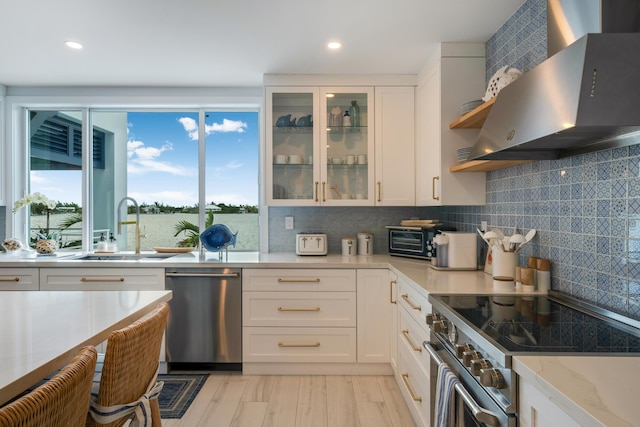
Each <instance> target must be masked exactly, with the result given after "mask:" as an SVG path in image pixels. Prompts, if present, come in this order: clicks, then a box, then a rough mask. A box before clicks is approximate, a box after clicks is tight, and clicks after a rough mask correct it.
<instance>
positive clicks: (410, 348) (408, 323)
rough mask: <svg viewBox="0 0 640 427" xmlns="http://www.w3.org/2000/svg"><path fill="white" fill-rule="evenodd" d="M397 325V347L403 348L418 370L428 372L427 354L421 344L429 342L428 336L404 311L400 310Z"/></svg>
mask: <svg viewBox="0 0 640 427" xmlns="http://www.w3.org/2000/svg"><path fill="white" fill-rule="evenodd" d="M398 323H399V328H398V330H399V331H398V332H399V337H398V342H399V346H402V347H405V349H406V350H407V352H408V353H407V354H410V355H411V356H412V357H413V360H415V362H416V363H418V364H419V365H420V368H421V369H422V370H423V371H425V372H429V354H428V353H427V351H426V350H425V349H424V348H423V347H422V343H423V342H425V341H428V340H429V334H428V333H427V331H425V330H424V328H422V327H421V326H420V325H418V324H417V323H416V321H415V320H413V318H412V317H411V316H410V315H409V314H408V313H407V312H406V310H400V316H399V319H398ZM424 356H426V357H424Z"/></svg>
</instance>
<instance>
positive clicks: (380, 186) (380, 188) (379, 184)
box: [378, 181, 382, 202]
mask: <svg viewBox="0 0 640 427" xmlns="http://www.w3.org/2000/svg"><path fill="white" fill-rule="evenodd" d="M378 201H379V202H381V201H382V182H380V181H378Z"/></svg>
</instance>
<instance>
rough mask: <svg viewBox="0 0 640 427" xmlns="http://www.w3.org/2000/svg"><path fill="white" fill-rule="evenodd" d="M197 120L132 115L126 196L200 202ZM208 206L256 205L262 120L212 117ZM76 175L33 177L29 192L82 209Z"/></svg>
mask: <svg viewBox="0 0 640 427" xmlns="http://www.w3.org/2000/svg"><path fill="white" fill-rule="evenodd" d="M197 119H198V114H197V113H196V112H175V113H174V112H161V113H158V112H130V113H128V116H127V121H128V126H127V127H128V141H127V169H128V180H127V182H128V191H127V193H128V195H129V196H131V197H133V198H135V199H136V200H137V201H138V203H147V204H152V203H154V202H160V203H164V204H166V205H172V206H185V205H186V206H190V205H194V204H195V203H197V201H198V141H197V139H198V124H197ZM205 132H206V144H205V146H206V171H205V176H206V191H205V194H206V202H207V203H225V204H232V205H240V204H247V205H257V204H258V162H259V156H258V151H259V150H258V144H259V142H258V114H257V113H255V112H210V113H207V117H206V124H205ZM79 176H80V175H79V172H78V171H37V172H32V176H31V191H32V192H34V191H40V192H42V193H43V194H45V195H47V196H48V197H49V198H52V199H54V200H59V201H61V202H65V201H75V202H76V203H79V199H80V182H79Z"/></svg>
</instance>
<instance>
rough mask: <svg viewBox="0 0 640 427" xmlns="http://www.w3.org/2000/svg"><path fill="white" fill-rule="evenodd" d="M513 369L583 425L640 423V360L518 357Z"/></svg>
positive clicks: (608, 426)
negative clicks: (639, 396) (639, 397)
mask: <svg viewBox="0 0 640 427" xmlns="http://www.w3.org/2000/svg"><path fill="white" fill-rule="evenodd" d="M513 368H514V370H515V371H516V372H517V373H518V375H519V376H520V377H521V378H522V379H523V380H524V381H527V382H529V383H530V384H532V385H534V386H535V388H536V389H538V390H539V391H540V392H541V393H542V394H543V395H544V396H546V397H547V398H548V399H549V400H551V401H552V402H553V403H554V404H555V405H556V406H558V407H559V408H560V409H562V410H563V411H564V412H565V413H566V414H567V415H569V416H570V417H571V418H573V419H574V420H575V421H576V422H577V423H578V424H579V425H580V426H583V427H586V426H607V427H612V426H616V427H622V426H637V425H639V423H640V404H639V401H638V395H640V357H624V356H623V357H617V356H610V357H596V356H593V357H592V356H516V357H514V362H513Z"/></svg>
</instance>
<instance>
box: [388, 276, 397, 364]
mask: <svg viewBox="0 0 640 427" xmlns="http://www.w3.org/2000/svg"><path fill="white" fill-rule="evenodd" d="M388 306H389V352H390V353H389V362H390V363H391V369H393V372H394V374H395V373H397V371H398V336H397V335H398V275H397V274H396V273H394V272H393V271H389V301H388Z"/></svg>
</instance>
